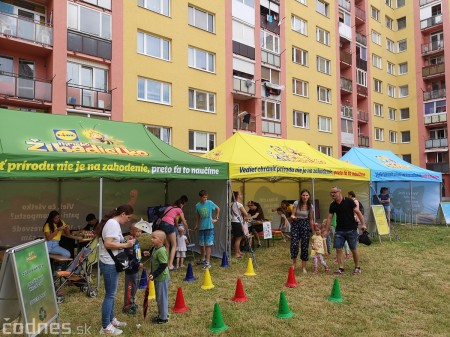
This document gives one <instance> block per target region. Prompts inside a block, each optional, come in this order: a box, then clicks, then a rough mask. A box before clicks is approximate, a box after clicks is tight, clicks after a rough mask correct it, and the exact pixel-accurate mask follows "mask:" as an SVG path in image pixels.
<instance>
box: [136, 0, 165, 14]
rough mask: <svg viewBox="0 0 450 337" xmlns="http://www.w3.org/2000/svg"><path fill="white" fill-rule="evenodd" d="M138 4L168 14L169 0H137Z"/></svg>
mask: <svg viewBox="0 0 450 337" xmlns="http://www.w3.org/2000/svg"><path fill="white" fill-rule="evenodd" d="M138 6H141V7H144V8H146V9H148V10H151V11H152V12H156V13H159V14H162V15H165V16H169V9H170V0H138Z"/></svg>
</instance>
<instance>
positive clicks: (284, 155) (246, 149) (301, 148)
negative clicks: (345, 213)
mask: <svg viewBox="0 0 450 337" xmlns="http://www.w3.org/2000/svg"><path fill="white" fill-rule="evenodd" d="M204 157H205V158H208V159H213V160H217V161H222V162H228V163H229V175H230V179H231V180H233V181H234V182H235V183H236V182H240V183H242V192H243V193H244V197H245V199H247V200H249V199H250V198H252V200H257V201H258V202H260V203H261V205H262V206H263V209H264V210H265V211H266V213H265V215H266V217H267V218H270V216H268V215H269V214H268V211H269V210H272V209H273V208H274V207H278V205H279V204H280V201H281V200H283V199H297V198H298V195H299V191H300V190H301V189H302V188H308V189H310V191H311V192H312V197H313V198H314V199H316V200H318V199H323V201H322V205H323V207H322V212H323V213H326V212H327V206H326V203H327V202H328V201H331V200H330V198H329V194H328V192H329V187H331V186H332V185H339V186H341V187H343V189H344V191H343V192H344V194H346V188H347V189H348V190H350V189H353V190H355V191H357V194H358V192H359V191H361V192H362V193H360V194H361V195H360V197H359V198H358V200H360V199H365V198H366V197H365V196H364V197H363V195H362V194H366V193H368V192H367V191H368V182H369V180H370V170H369V169H367V168H363V167H360V166H356V165H353V164H349V163H347V162H344V161H341V160H338V159H335V158H332V157H330V156H327V155H325V154H324V153H322V152H320V151H317V150H315V149H314V148H312V147H311V146H309V145H308V144H307V143H306V142H304V141H301V140H287V139H278V138H270V137H262V136H255V135H250V134H247V133H241V132H237V133H235V134H234V135H233V136H232V137H230V138H229V139H228V140H226V141H225V142H223V143H222V144H220V145H219V146H218V147H216V148H215V149H214V150H212V151H210V152H208V153H206V154H205V155H204ZM264 181H265V183H262V182H264ZM292 181H295V182H298V185H296V184H292ZM250 182H252V184H251V185H249V183H250ZM267 182H277V184H272V185H269V184H267ZM283 182H284V183H283ZM281 183H283V184H281ZM275 185H277V186H275ZM233 187H234V186H233ZM361 197H363V198H361ZM317 204H318V202H317V203H316V218H320V215H319V216H318V214H320V212H319V209H318V205H317ZM364 204H365V203H364ZM367 207H368V203H367Z"/></svg>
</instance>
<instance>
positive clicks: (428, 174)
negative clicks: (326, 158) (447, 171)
mask: <svg viewBox="0 0 450 337" xmlns="http://www.w3.org/2000/svg"><path fill="white" fill-rule="evenodd" d="M341 160H345V161H347V162H350V163H352V164H355V165H360V166H364V167H367V168H369V169H370V173H371V181H399V180H400V181H429V182H442V174H441V173H440V172H434V171H430V170H426V169H423V168H421V167H418V166H414V165H412V164H410V163H408V162H406V161H404V160H403V159H401V158H400V157H398V156H396V155H395V154H394V153H392V152H391V151H388V150H377V149H366V148H357V147H354V148H352V149H350V151H349V152H347V153H346V154H345V155H344V156H343V157H342V158H341Z"/></svg>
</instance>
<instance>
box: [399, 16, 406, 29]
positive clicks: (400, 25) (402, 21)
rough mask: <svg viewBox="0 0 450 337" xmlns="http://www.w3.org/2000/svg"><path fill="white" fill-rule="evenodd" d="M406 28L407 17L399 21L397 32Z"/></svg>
mask: <svg viewBox="0 0 450 337" xmlns="http://www.w3.org/2000/svg"><path fill="white" fill-rule="evenodd" d="M405 28H406V16H404V17H402V18H400V19H397V30H402V29H405Z"/></svg>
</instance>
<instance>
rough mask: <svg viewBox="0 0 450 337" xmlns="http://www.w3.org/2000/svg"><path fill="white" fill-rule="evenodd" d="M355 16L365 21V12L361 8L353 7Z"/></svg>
mask: <svg viewBox="0 0 450 337" xmlns="http://www.w3.org/2000/svg"><path fill="white" fill-rule="evenodd" d="M355 17H356V18H357V19H359V20H361V21H364V22H365V21H366V12H365V11H363V10H362V9H361V8H358V7H355Z"/></svg>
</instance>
